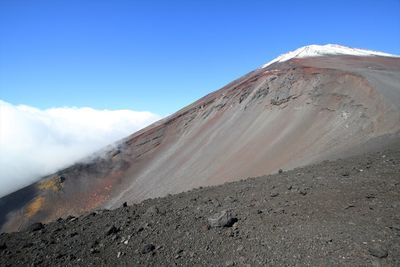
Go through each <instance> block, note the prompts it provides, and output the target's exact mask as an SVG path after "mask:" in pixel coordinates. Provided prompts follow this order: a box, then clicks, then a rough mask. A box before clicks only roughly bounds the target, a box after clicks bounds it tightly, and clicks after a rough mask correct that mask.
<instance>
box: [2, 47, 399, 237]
mask: <svg viewBox="0 0 400 267" xmlns="http://www.w3.org/2000/svg"><path fill="white" fill-rule="evenodd" d="M399 133H400V58H399V57H398V56H395V55H388V54H384V53H380V52H374V51H367V50H360V49H352V48H346V47H341V46H335V45H326V46H309V47H304V48H300V49H299V50H296V51H293V52H290V53H288V54H286V55H283V56H281V57H278V58H276V60H274V61H273V62H272V63H269V64H266V65H265V66H263V67H261V68H258V69H256V70H254V71H252V72H250V73H248V74H246V75H244V76H243V77H241V78H239V79H237V80H235V81H233V82H231V83H229V84H228V85H226V86H225V87H223V88H221V89H220V90H217V91H215V92H213V93H210V94H209V95H206V96H205V97H203V98H201V99H199V100H198V101H196V102H194V103H192V104H191V105H188V106H187V107H185V108H183V109H182V110H179V111H178V112H176V113H175V114H173V115H171V116H169V117H167V118H165V119H163V120H161V121H158V122H156V123H154V124H153V125H151V126H149V127H147V128H145V129H143V130H141V131H139V132H136V133H134V134H132V135H131V136H128V137H127V138H125V139H123V140H121V141H120V142H118V143H117V144H114V145H110V146H109V147H108V148H106V149H104V150H103V151H100V152H99V153H97V154H95V155H93V156H92V157H91V158H89V159H86V160H84V161H82V162H78V163H77V164H74V165H72V166H70V167H68V168H66V169H63V170H59V171H58V172H56V173H54V174H51V175H48V176H46V177H43V179H41V180H39V181H38V182H37V183H34V184H31V185H29V186H27V187H26V188H23V189H21V190H19V191H17V192H14V193H12V194H10V195H8V196H5V197H3V198H1V199H0V231H4V232H12V231H19V230H23V229H25V228H26V227H27V226H29V225H30V224H32V223H34V222H38V221H40V222H50V221H53V220H55V219H57V218H58V217H65V216H68V215H73V216H79V215H81V214H84V213H87V212H89V211H92V210H95V209H101V208H110V209H112V208H117V207H119V206H121V205H122V203H124V202H128V204H133V203H138V202H140V201H143V200H145V199H148V198H155V197H162V196H166V195H167V194H176V193H180V192H184V191H187V190H190V189H193V188H198V187H200V186H212V185H219V184H223V183H225V182H230V181H237V180H239V179H241V178H243V177H255V176H261V175H265V174H271V173H275V172H277V171H278V170H279V169H286V170H289V169H293V168H296V167H300V166H305V165H308V164H314V163H317V162H320V161H323V160H327V159H329V160H332V159H335V158H343V157H348V156H349V155H357V154H360V153H361V154H362V153H365V152H368V151H371V149H372V148H379V147H381V146H382V144H383V143H388V142H389V141H391V140H395V139H396V138H397V137H398V136H399ZM56 156H57V155H55V157H56Z"/></svg>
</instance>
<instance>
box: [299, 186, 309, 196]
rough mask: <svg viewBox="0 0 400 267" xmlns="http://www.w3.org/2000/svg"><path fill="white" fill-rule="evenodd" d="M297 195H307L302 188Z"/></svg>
mask: <svg viewBox="0 0 400 267" xmlns="http://www.w3.org/2000/svg"><path fill="white" fill-rule="evenodd" d="M299 193H300V195H303V196H305V195H307V190H306V189H304V188H303V189H300V191H299Z"/></svg>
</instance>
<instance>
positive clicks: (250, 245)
mask: <svg viewBox="0 0 400 267" xmlns="http://www.w3.org/2000/svg"><path fill="white" fill-rule="evenodd" d="M399 173H400V146H399V143H397V144H394V145H392V146H391V149H390V150H386V151H381V152H379V153H372V154H367V155H361V156H355V157H351V158H348V159H346V160H337V161H324V162H322V163H320V164H318V165H312V166H307V167H305V168H297V169H294V170H292V171H287V172H286V171H284V172H282V173H280V174H275V175H270V176H262V177H258V178H250V179H247V180H243V181H238V182H233V183H229V184H224V185H220V186H216V187H208V188H198V189H194V190H192V191H190V192H185V193H180V194H177V195H172V196H168V197H164V198H157V199H150V200H146V201H144V202H142V203H140V204H135V205H132V206H122V207H119V208H117V209H114V210H97V211H95V212H91V213H87V214H85V215H84V216H81V217H79V218H75V217H69V218H65V219H59V220H57V221H56V222H52V223H50V224H48V225H42V224H34V225H32V226H30V227H29V229H28V230H27V231H22V232H18V233H12V234H2V235H0V255H1V256H0V265H1V266H9V265H10V266H27V265H33V266H37V265H42V266H193V265H195V266H198V265H201V266H296V265H298V266H399V265H400V176H399Z"/></svg>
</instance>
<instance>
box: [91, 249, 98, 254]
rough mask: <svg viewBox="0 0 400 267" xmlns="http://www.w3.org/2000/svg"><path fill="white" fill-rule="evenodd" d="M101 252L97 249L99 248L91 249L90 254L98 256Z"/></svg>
mask: <svg viewBox="0 0 400 267" xmlns="http://www.w3.org/2000/svg"><path fill="white" fill-rule="evenodd" d="M99 252H100V251H99V250H98V249H97V248H91V249H90V253H91V254H97V253H99Z"/></svg>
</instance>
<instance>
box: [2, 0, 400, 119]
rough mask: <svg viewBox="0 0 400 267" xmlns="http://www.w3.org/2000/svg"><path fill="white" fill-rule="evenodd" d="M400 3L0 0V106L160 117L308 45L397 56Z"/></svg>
mask: <svg viewBox="0 0 400 267" xmlns="http://www.w3.org/2000/svg"><path fill="white" fill-rule="evenodd" d="M399 14H400V1H399V0H391V1H385V0H381V1H377V0H376V1H351V0H347V1H336V0H335V1H305V0H303V1H261V0H260V1H250V0H244V1H239V0H238V1H235V0H229V1H218V0H210V1H209V0H201V1H175V0H169V1H151V0H144V1H134V0H131V1H119V0H115V1H111V0H110V1H101V0H96V1H73V0H68V1H57V0H51V1H40V0H37V1H18V0H1V1H0V99H2V100H5V101H8V102H11V103H13V104H27V105H32V106H35V107H39V108H48V107H59V106H78V107H81V106H89V107H93V108H108V109H120V108H129V109H134V110H148V111H152V112H155V113H158V114H161V115H166V114H169V113H172V112H174V111H176V110H177V109H179V108H181V107H183V106H185V105H187V104H189V103H191V102H193V101H194V100H196V99H198V98H199V97H202V96H203V95H205V94H207V93H209V92H211V91H214V90H216V89H218V88H220V87H222V86H223V85H225V84H226V83H228V82H230V81H231V80H232V79H235V78H238V77H239V76H241V75H243V74H245V73H247V72H248V71H250V70H252V69H254V68H256V67H258V66H260V65H262V64H263V63H265V62H267V61H269V60H271V59H273V58H275V57H276V56H278V55H280V54H282V53H285V52H287V51H289V50H293V49H296V48H298V47H300V46H304V45H308V44H325V43H338V44H342V45H347V46H352V47H358V48H368V49H373V50H380V51H385V52H389V53H394V54H400V15H399Z"/></svg>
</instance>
